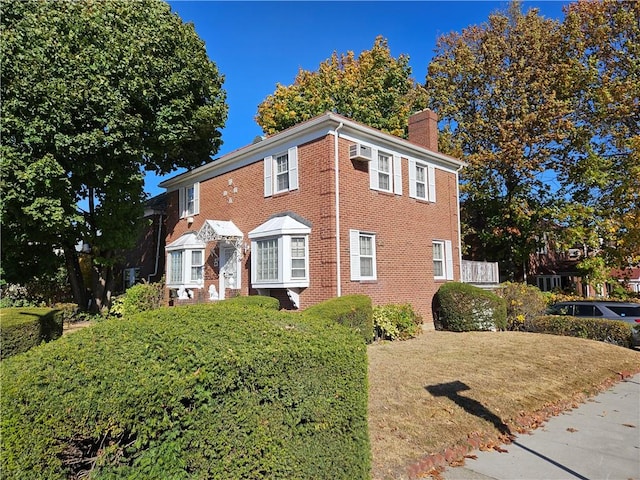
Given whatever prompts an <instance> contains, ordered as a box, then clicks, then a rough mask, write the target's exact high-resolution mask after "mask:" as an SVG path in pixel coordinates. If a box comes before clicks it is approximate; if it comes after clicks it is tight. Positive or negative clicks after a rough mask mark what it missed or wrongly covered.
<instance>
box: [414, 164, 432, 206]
mask: <svg viewBox="0 0 640 480" xmlns="http://www.w3.org/2000/svg"><path fill="white" fill-rule="evenodd" d="M409 196H410V197H411V198H417V199H418V200H426V201H429V202H435V201H436V173H435V168H434V167H433V165H429V164H427V163H423V162H420V161H417V160H414V159H409Z"/></svg>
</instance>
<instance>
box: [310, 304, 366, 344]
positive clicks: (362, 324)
mask: <svg viewBox="0 0 640 480" xmlns="http://www.w3.org/2000/svg"><path fill="white" fill-rule="evenodd" d="M303 314H304V315H305V316H316V317H319V318H324V319H327V320H332V321H334V322H337V323H339V324H340V325H344V326H345V327H349V328H351V329H353V330H355V331H356V332H358V334H359V335H360V336H361V337H362V338H363V339H364V341H365V343H371V342H372V341H373V307H372V305H371V299H370V298H369V297H367V296H366V295H345V296H344V297H336V298H332V299H330V300H326V301H324V302H321V303H318V304H316V305H314V306H312V307H309V308H307V309H306V310H305V311H304V312H303Z"/></svg>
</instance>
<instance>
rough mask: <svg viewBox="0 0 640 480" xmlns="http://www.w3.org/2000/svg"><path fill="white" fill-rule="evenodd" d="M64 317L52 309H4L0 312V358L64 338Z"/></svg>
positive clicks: (60, 312)
mask: <svg viewBox="0 0 640 480" xmlns="http://www.w3.org/2000/svg"><path fill="white" fill-rule="evenodd" d="M63 321H64V315H63V312H62V311H61V310H52V309H50V308H36V307H31V308H3V309H2V311H1V312H0V345H1V349H0V358H1V359H5V358H7V357H11V356H13V355H17V354H18V353H23V352H26V351H27V350H29V349H31V348H33V347H35V346H37V345H40V344H41V343H42V342H49V341H51V340H55V339H56V338H59V337H61V336H62V327H63Z"/></svg>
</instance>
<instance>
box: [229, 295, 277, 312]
mask: <svg viewBox="0 0 640 480" xmlns="http://www.w3.org/2000/svg"><path fill="white" fill-rule="evenodd" d="M221 302H222V303H226V304H230V305H240V306H245V307H260V308H266V309H268V310H280V301H279V300H278V299H277V298H273V297H267V296H265V295H249V296H246V295H240V296H237V297H232V298H227V299H225V300H221Z"/></svg>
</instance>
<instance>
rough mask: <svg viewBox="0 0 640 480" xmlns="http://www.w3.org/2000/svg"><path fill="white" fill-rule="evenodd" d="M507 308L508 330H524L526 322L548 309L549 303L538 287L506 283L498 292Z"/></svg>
mask: <svg viewBox="0 0 640 480" xmlns="http://www.w3.org/2000/svg"><path fill="white" fill-rule="evenodd" d="M496 293H497V294H498V295H499V296H500V297H502V298H504V300H505V302H506V307H507V330H522V329H523V325H524V323H525V322H528V321H530V320H532V319H534V318H536V317H538V316H540V315H543V314H544V312H545V311H546V309H547V301H546V299H545V296H544V295H543V294H542V292H541V291H540V289H539V288H538V287H535V286H533V285H527V284H526V283H511V282H506V283H503V284H502V285H500V288H499V289H498V291H497V292H496Z"/></svg>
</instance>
